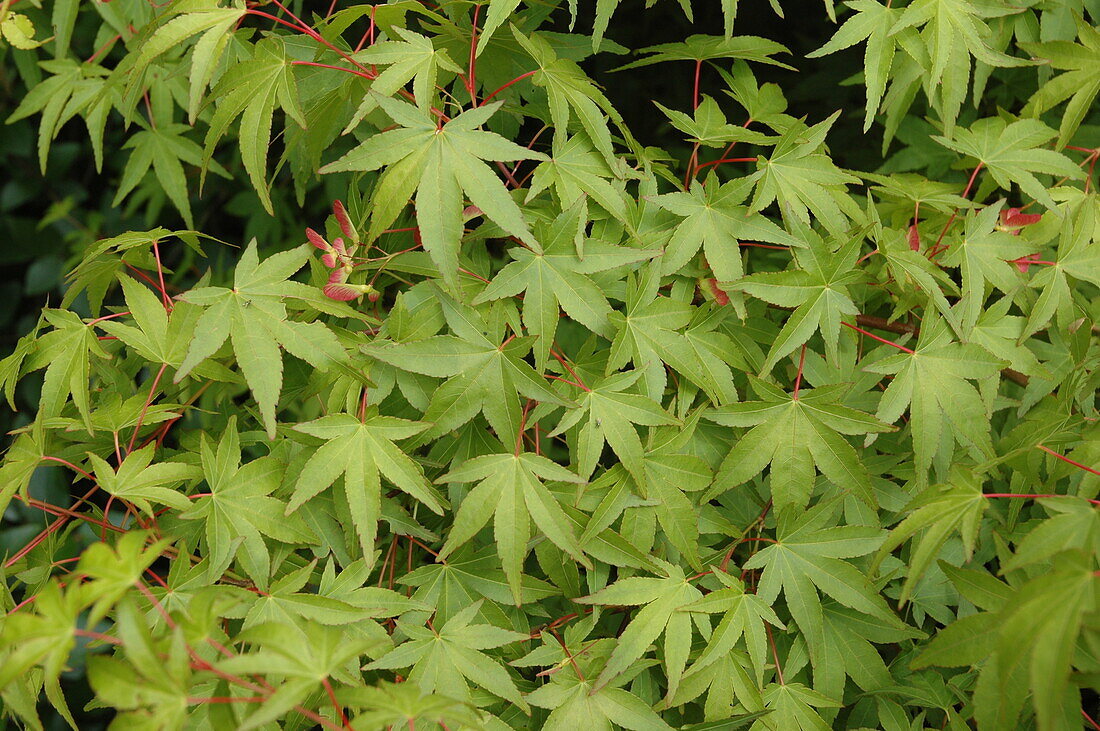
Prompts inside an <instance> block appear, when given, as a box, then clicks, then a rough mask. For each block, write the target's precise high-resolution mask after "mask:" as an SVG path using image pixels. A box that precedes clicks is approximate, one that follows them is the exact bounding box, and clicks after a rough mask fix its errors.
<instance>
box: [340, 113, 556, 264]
mask: <svg viewBox="0 0 1100 731" xmlns="http://www.w3.org/2000/svg"><path fill="white" fill-rule="evenodd" d="M378 104H379V106H381V107H382V109H383V110H385V112H386V114H388V115H389V116H390V117H391V118H392V119H393V120H394V121H395V122H397V123H398V125H400V126H399V127H398V128H397V129H393V130H390V131H388V132H382V133H379V134H376V135H373V136H372V137H370V138H369V139H368V140H367V141H366V142H364V143H363V144H361V145H359V146H358V147H356V148H355V149H353V150H352V151H351V152H349V153H348V154H346V155H344V156H343V157H341V158H340V159H339V160H337V161H336V162H333V163H329V164H328V165H325V166H324V167H323V168H321V170H320V172H321V173H333V172H341V171H349V170H363V171H370V170H377V169H379V168H381V167H385V168H386V170H385V172H383V173H382V175H381V176H380V177H379V179H378V184H377V185H376V186H375V190H374V195H373V198H372V199H371V210H372V216H371V225H370V231H369V233H368V235H367V237H366V239H365V241H366V242H367V243H370V242H371V241H374V240H375V239H376V238H378V236H379V235H381V233H382V231H384V230H385V229H387V228H389V226H390V224H391V223H393V221H394V219H395V218H397V215H398V214H399V213H400V212H401V211H402V210H403V209H404V208H405V205H406V203H407V202H408V200H409V198H410V197H411V196H412V195H413V193H414V192H415V194H416V218H417V225H418V227H419V230H420V236H421V239H422V240H423V242H424V248H425V250H427V252H428V253H429V254H430V255H431V257H432V261H433V262H434V263H435V265H436V267H437V268H438V269H439V272H440V273H441V274H442V275H443V278H444V280H445V281H447V282H448V283H449V284H451V285H456V284H457V281H458V258H459V250H460V248H461V244H462V235H463V231H462V211H463V209H464V208H465V204H464V203H463V193H465V195H466V197H468V198H469V199H470V202H471V203H473V204H474V205H475V206H477V207H478V209H479V210H480V211H481V212H482V213H483V214H484V215H485V216H486V217H488V218H489V219H490V220H492V221H493V222H494V223H496V224H497V225H499V226H500V227H501V228H503V229H504V230H505V231H507V232H508V233H509V234H512V235H513V236H515V237H517V238H518V239H519V240H520V241H522V242H523V243H525V244H527V245H528V246H530V247H532V248H533V249H534V250H536V251H537V250H539V244H538V241H536V240H535V237H534V236H533V235H532V234H531V231H530V230H529V229H528V228H527V223H526V221H524V218H523V213H522V212H521V211H520V209H519V206H518V205H516V202H515V201H514V200H512V197H511V196H510V195H509V193H508V191H507V189H506V188H505V187H504V183H503V182H501V180H500V179H499V178H498V177H497V176H496V174H495V173H494V172H493V171H492V170H491V169H490V168H489V166H488V165H486V164H485V161H486V160H489V161H500V162H506V161H511V160H545V159H546V156H545V155H543V154H542V153H539V152H532V151H531V150H528V149H527V148H525V147H520V146H519V145H517V144H515V143H514V142H510V141H509V140H506V139H505V138H503V137H501V136H500V135H497V134H493V133H492V132H485V131H482V130H479V129H477V128H478V127H480V126H481V125H482V124H484V123H485V122H486V121H488V119H489V117H491V116H492V115H493V114H494V113H495V112H496V111H497V110H498V109H500V106H501V104H502V102H494V103H492V104H486V105H484V106H480V107H475V108H474V109H469V110H467V111H465V112H463V113H462V114H459V115H458V116H456V117H454V118H453V119H451V120H450V121H449V122H447V123H446V124H443V125H442V126H439V125H437V124H436V120H435V119H434V118H433V117H432V116H431V115H430V114H429V113H427V112H423V111H421V110H419V109H417V108H416V107H414V106H412V105H411V104H407V103H405V102H401V101H397V100H395V99H389V98H386V97H378Z"/></svg>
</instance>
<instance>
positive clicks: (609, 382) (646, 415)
mask: <svg viewBox="0 0 1100 731" xmlns="http://www.w3.org/2000/svg"><path fill="white" fill-rule="evenodd" d="M642 375H643V374H642V372H641V371H638V370H634V371H627V372H625V373H617V374H615V375H613V376H610V377H608V378H604V379H601V380H599V381H594V382H593V383H592V384H591V385H590V386H589V387H588V390H586V391H584V392H583V393H582V394H581V395H580V396H579V397H578V403H579V408H576V409H571V410H569V411H567V412H566V413H565V415H564V416H563V417H562V420H561V421H560V422H559V423H558V425H557V427H555V428H554V430H553V431H551V432H550V436H555V435H557V434H561V433H563V432H565V431H568V430H570V429H573V428H577V437H576V440H577V441H576V443H577V447H576V458H575V461H576V469H577V473H578V474H579V475H580V476H581V477H583V478H586V479H587V478H588V477H590V476H591V475H592V473H593V472H594V471H595V469H596V464H597V462H598V461H599V458H600V454H601V453H602V452H603V447H604V444H605V443H606V444H607V445H608V446H610V447H611V449H612V450H613V451H614V452H615V454H616V456H617V457H618V458H619V460H620V461H621V462H622V465H623V467H625V468H626V470H627V472H629V473H630V474H631V475H632V476H633V478H634V481H635V483H636V484H637V486H638V489H639V490H641V491H642V492H643V493H644V492H645V489H646V485H647V484H648V480H647V477H646V469H645V450H644V449H643V447H642V441H641V438H640V437H639V436H638V431H637V429H636V428H635V426H634V425H635V424H637V425H639V426H661V425H664V424H676V423H677V420H676V418H675V417H673V416H672V415H670V414H668V413H667V412H666V411H664V409H662V408H661V406H660V404H658V403H656V402H655V401H653V400H652V399H649V398H647V397H645V396H641V395H638V394H633V393H625V391H626V390H627V389H628V388H630V387H631V386H633V385H634V384H636V383H637V382H638V380H639V379H640V378H641V377H642Z"/></svg>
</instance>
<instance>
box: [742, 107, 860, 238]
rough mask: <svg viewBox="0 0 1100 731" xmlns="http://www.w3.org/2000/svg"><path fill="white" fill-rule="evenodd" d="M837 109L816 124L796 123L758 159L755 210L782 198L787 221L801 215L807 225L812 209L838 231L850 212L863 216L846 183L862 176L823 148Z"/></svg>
mask: <svg viewBox="0 0 1100 731" xmlns="http://www.w3.org/2000/svg"><path fill="white" fill-rule="evenodd" d="M839 115H840V112H836V113H834V114H833V115H832V116H830V117H829V118H828V119H826V120H825V121H823V122H819V123H817V124H815V125H814V126H813V127H807V126H806V125H805V124H803V123H802V122H794V123H792V124H791V125H790V126H789V128H788V129H787V130H786V131H785V132H784V133H783V136H782V137H780V139H779V142H778V143H776V145H775V149H774V150H773V151H772V154H771V157H763V156H761V157H760V158H759V159H758V161H757V166H756V167H757V171H756V172H755V173H753V174H752V175H751V176H750V179H751V180H753V181H754V182H755V183H756V193H755V194H754V195H753V198H752V204H751V205H750V209H751V210H753V211H759V210H762V209H764V208H765V207H767V206H768V205H770V204H771V203H772V202H773V201H778V203H779V208H780V211H781V212H782V214H783V219H784V220H785V221H786V220H793V221H800V222H802V223H803V224H804V225H805V226H807V227H808V226H809V225H810V214H811V213H812V214H813V216H814V218H816V219H817V220H818V221H820V222H821V224H822V225H823V226H824V227H825V229H826V230H827V231H829V233H831V234H833V235H834V236H840V235H842V234H843V233H844V231H845V229H846V228H847V226H848V218H859V213H858V211H859V209H858V207H856V206H855V205H854V203H853V201H852V200H851V198H849V196H848V193H847V190H846V188H845V186H846V185H855V184H857V183H859V178H857V177H855V176H854V175H851V174H849V173H846V172H844V171H843V170H841V169H840V168H838V167H837V166H836V165H835V164H834V163H833V161H832V160H831V159H830V158H829V156H828V155H826V154H825V153H824V152H822V151H821V148H822V146H823V145H824V144H825V135H826V134H828V132H829V128H831V127H832V126H833V123H834V122H836V120H837V118H838V116H839Z"/></svg>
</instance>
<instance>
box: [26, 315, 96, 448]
mask: <svg viewBox="0 0 1100 731" xmlns="http://www.w3.org/2000/svg"><path fill="white" fill-rule="evenodd" d="M42 317H43V318H44V319H45V320H46V322H48V323H49V324H50V325H52V326H53V328H54V329H53V330H50V331H49V332H47V333H46V334H45V335H41V336H39V337H38V339H37V342H35V343H34V350H33V351H32V352H30V353H28V354H27V355H26V356H25V360H24V362H23V365H22V372H23V373H31V372H33V371H36V370H39V369H42V368H45V369H46V374H45V377H44V378H43V380H42V394H41V396H40V397H39V400H38V414H39V416H40V417H50V416H60V415H61V411H62V409H63V408H64V407H65V404H66V403H68V401H69V399H70V398H71V399H72V402H73V405H74V406H76V410H77V412H78V413H79V414H80V415H81V417H83V419H84V425H85V427H86V428H87V429H88V431H89V432H91V431H92V422H91V411H90V403H89V398H90V394H89V386H88V378H89V375H90V369H91V358H92V356H93V355H94V356H96V357H97V358H104V359H106V358H110V355H108V353H107V351H105V350H104V349H103V346H102V345H101V344H100V342H99V340H98V339H97V338H96V335H95V330H94V329H93V327H92V326H90V325H87V324H85V323H84V321H83V320H81V319H80V318H79V317H78V316H77V315H76V314H74V313H72V312H69V311H68V310H43V311H42Z"/></svg>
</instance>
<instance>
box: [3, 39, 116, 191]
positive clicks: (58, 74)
mask: <svg viewBox="0 0 1100 731" xmlns="http://www.w3.org/2000/svg"><path fill="white" fill-rule="evenodd" d="M41 66H42V68H43V69H44V70H45V71H48V72H49V73H50V74H51V75H50V76H49V77H48V78H46V79H45V80H43V81H42V82H41V83H39V84H35V85H34V86H33V87H32V88H31V89H30V90H29V91H28V92H27V93H26V94H24V95H23V96H22V98H21V99H20V102H19V106H18V107H16V108H15V111H14V112H12V113H11V115H10V116H9V117H8V118H7V119H6V120H5V122H6V123H7V124H12V123H13V122H17V121H19V120H20V119H25V118H26V117H29V116H31V115H32V114H41V115H42V119H41V120H40V121H39V124H38V165H39V168H40V169H41V170H42V172H43V173H45V172H46V163H47V161H48V160H49V154H50V145H51V144H52V143H53V141H54V140H55V139H56V138H57V134H58V133H59V132H60V131H61V128H62V127H63V126H64V125H65V123H66V122H68V121H69V120H70V119H72V118H73V117H74V116H76V115H78V114H79V115H80V116H82V117H83V118H84V123H85V125H86V126H87V128H88V135H89V137H90V139H91V144H92V154H93V156H94V158H95V166H96V171H97V172H98V171H100V170H101V169H102V168H103V133H104V129H105V128H106V126H107V115H108V114H109V113H110V111H111V108H112V105H113V102H114V96H113V95H112V94H110V93H108V89H109V87H108V82H107V79H106V78H105V77H106V76H107V75H108V72H107V71H106V70H105V69H103V68H102V67H100V66H98V65H96V64H92V63H79V62H78V61H76V60H73V59H67V58H58V59H53V60H50V61H42V62H41Z"/></svg>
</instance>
